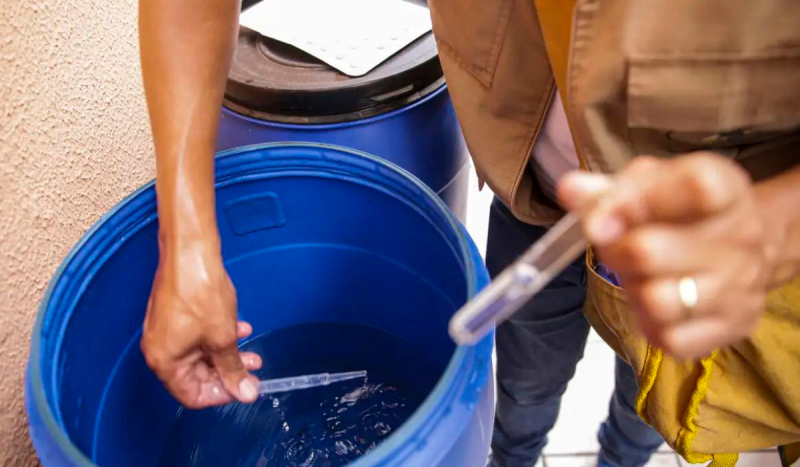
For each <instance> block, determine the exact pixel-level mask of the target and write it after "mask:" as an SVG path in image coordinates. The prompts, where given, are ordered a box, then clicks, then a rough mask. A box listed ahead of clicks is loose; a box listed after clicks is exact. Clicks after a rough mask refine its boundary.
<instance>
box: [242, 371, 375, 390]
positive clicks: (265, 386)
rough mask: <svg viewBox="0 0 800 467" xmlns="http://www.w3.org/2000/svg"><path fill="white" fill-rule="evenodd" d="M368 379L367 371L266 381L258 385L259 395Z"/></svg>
mask: <svg viewBox="0 0 800 467" xmlns="http://www.w3.org/2000/svg"><path fill="white" fill-rule="evenodd" d="M366 377H367V372H366V371H350V372H347V373H320V374H316V375H305V376H292V377H289V378H276V379H265V380H262V381H260V382H259V383H258V393H259V394H260V395H264V394H274V393H277V392H287V391H297V390H299V389H309V388H315V387H317V386H327V385H329V384H331V383H339V382H342V381H347V380H351V379H358V378H366Z"/></svg>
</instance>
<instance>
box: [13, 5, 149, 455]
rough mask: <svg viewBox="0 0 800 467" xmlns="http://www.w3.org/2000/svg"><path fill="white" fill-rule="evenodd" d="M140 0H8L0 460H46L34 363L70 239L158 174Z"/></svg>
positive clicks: (72, 241) (72, 239)
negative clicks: (38, 316)
mask: <svg viewBox="0 0 800 467" xmlns="http://www.w3.org/2000/svg"><path fill="white" fill-rule="evenodd" d="M140 80H141V78H140V74H139V59H138V50H137V39H136V1H135V0H0V466H4V467H5V466H13V467H27V466H31V465H35V463H36V461H35V456H34V455H33V454H32V450H31V448H30V445H29V441H28V438H27V429H26V420H25V415H24V412H25V410H24V407H23V375H24V370H25V363H26V359H27V355H28V343H29V338H30V330H31V326H32V323H33V319H34V314H35V311H36V307H37V305H38V303H39V300H40V299H41V297H42V293H43V291H44V289H45V286H46V284H47V280H48V279H49V277H50V276H51V275H52V274H53V272H54V271H55V269H56V267H57V266H58V263H59V262H60V261H61V259H62V258H63V257H64V255H65V254H66V253H67V251H68V250H69V248H70V246H71V245H72V244H73V243H74V242H75V241H76V240H77V239H78V237H79V236H80V235H81V234H82V233H83V232H84V231H85V230H86V229H87V228H88V227H89V226H90V225H91V224H92V223H93V222H94V221H95V220H97V219H98V217H99V216H100V215H101V214H102V213H103V212H105V211H107V210H108V209H109V208H111V207H112V206H113V205H114V204H115V203H116V202H117V201H119V200H120V199H121V198H122V197H123V196H124V195H125V194H126V193H129V192H131V191H132V190H134V189H135V188H136V187H137V186H139V185H141V184H142V183H144V182H145V181H147V180H148V179H149V178H151V177H152V176H153V170H154V161H153V158H152V154H151V146H150V141H149V128H148V124H147V116H146V109H145V103H144V98H143V95H142V90H141V81H140Z"/></svg>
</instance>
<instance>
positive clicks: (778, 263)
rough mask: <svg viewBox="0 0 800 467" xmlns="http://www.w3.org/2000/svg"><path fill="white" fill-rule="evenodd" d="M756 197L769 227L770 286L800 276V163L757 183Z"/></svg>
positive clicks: (767, 234) (767, 246)
mask: <svg viewBox="0 0 800 467" xmlns="http://www.w3.org/2000/svg"><path fill="white" fill-rule="evenodd" d="M756 199H757V202H758V204H759V208H760V211H761V212H762V213H763V214H762V215H763V219H764V223H765V227H766V232H765V233H766V238H767V240H768V241H767V245H766V248H767V257H768V258H770V262H771V263H772V268H771V269H772V272H771V277H770V286H771V287H777V286H779V285H781V284H784V283H786V282H788V281H790V280H792V279H793V278H795V277H797V276H800V165H797V166H795V167H794V168H793V169H791V170H789V171H788V172H785V173H783V174H781V175H780V176H777V177H774V178H772V179H769V180H766V181H764V182H761V183H759V184H757V185H756Z"/></svg>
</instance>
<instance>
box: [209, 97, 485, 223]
mask: <svg viewBox="0 0 800 467" xmlns="http://www.w3.org/2000/svg"><path fill="white" fill-rule="evenodd" d="M219 125H220V128H219V137H218V138H217V149H218V150H227V149H233V148H237V147H241V146H248V145H251V144H261V143H274V142H282V141H301V142H317V143H325V144H335V145H338V146H344V147H349V148H353V149H356V150H359V151H364V152H367V153H369V154H373V155H375V156H378V157H381V158H383V159H385V160H387V161H389V162H392V163H394V164H397V165H399V166H400V167H402V168H404V169H406V170H407V171H409V172H411V173H412V174H414V175H415V176H416V177H417V178H419V179H420V180H422V181H423V183H425V184H426V185H428V186H429V187H430V188H431V189H433V191H435V192H436V193H437V194H438V195H439V196H440V197H441V198H442V199H443V200H444V202H445V203H446V204H447V206H448V207H450V209H451V210H452V211H453V212H454V213H455V214H456V216H458V218H459V219H461V220H462V221H463V220H464V219H465V215H466V201H467V189H468V185H469V152H468V151H467V146H466V143H465V142H464V137H463V135H462V133H461V128H460V126H459V124H458V119H457V118H456V114H455V110H454V109H453V104H452V102H451V101H450V95H449V94H448V92H447V87H446V86H441V87H440V88H439V89H438V90H436V91H434V92H433V93H431V94H430V95H428V96H426V97H424V98H423V99H420V100H418V101H416V102H414V103H413V104H411V105H408V106H406V107H403V108H400V109H397V110H394V111H392V112H389V113H386V114H382V115H379V116H376V117H371V118H365V119H360V120H354V121H349V122H344V123H332V124H325V125H320V124H302V125H301V124H286V123H278V122H273V121H268V120H261V119H255V118H250V117H247V116H245V115H242V114H240V113H237V112H234V111H233V110H230V109H228V108H224V109H223V112H222V117H221V119H220V124H219Z"/></svg>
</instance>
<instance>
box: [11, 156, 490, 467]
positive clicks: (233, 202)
mask: <svg viewBox="0 0 800 467" xmlns="http://www.w3.org/2000/svg"><path fill="white" fill-rule="evenodd" d="M216 186H217V199H218V216H219V228H220V232H221V235H222V243H223V255H224V259H225V264H226V268H227V269H228V271H229V273H230V275H231V278H232V280H233V282H234V284H235V286H236V288H237V291H238V294H239V312H240V315H241V318H242V319H245V320H247V321H249V322H251V323H252V324H253V327H254V330H255V333H256V334H262V333H265V332H269V331H273V330H276V329H285V328H288V327H291V326H295V325H300V324H313V323H345V324H346V323H353V324H359V325H367V326H372V327H377V328H378V329H381V330H383V331H386V332H389V333H392V334H394V335H396V336H398V337H399V338H402V339H404V340H406V341H407V342H409V343H410V344H412V345H413V346H414V347H415V348H416V349H419V350H420V351H421V352H424V353H425V355H426V356H427V357H428V358H430V359H432V360H435V361H441V362H443V364H442V368H444V370H443V371H442V374H441V377H440V378H439V381H438V383H436V385H435V387H434V389H433V390H432V391H431V392H430V394H429V395H428V396H427V399H425V402H423V403H422V405H421V406H420V408H419V409H417V410H416V412H414V414H413V415H412V416H411V418H410V419H408V420H407V421H406V422H405V423H404V424H403V425H402V426H401V427H400V428H399V429H397V430H396V431H395V432H394V433H393V434H392V435H390V436H389V438H387V440H386V441H385V442H384V443H383V444H381V445H379V446H378V447H377V448H376V449H375V450H374V451H372V452H370V453H369V454H367V455H366V456H364V457H362V458H360V459H359V460H357V461H356V462H354V463H353V464H351V465H352V467H378V466H380V467H389V466H397V467H400V466H402V467H417V466H426V467H451V466H459V467H483V465H484V463H485V460H486V456H487V453H488V450H489V440H490V436H491V427H492V419H493V399H494V394H493V385H492V378H491V375H492V370H491V353H492V338H491V337H489V338H487V339H485V340H484V341H483V342H481V343H480V344H479V345H477V346H475V347H456V346H454V344H453V343H452V342H451V341H450V339H449V338H448V334H447V323H448V320H449V318H450V316H451V315H452V314H453V313H454V311H455V310H456V309H457V308H458V307H459V306H460V305H462V304H463V303H464V302H465V301H466V300H467V299H468V298H469V297H471V296H473V295H474V294H475V293H476V292H477V291H478V290H479V289H480V288H481V287H483V286H484V285H485V284H486V283H487V282H488V276H487V273H486V269H485V268H484V266H483V263H482V261H481V258H480V256H479V254H478V252H477V251H476V249H475V247H474V245H473V244H472V242H471V241H470V239H469V237H468V236H467V235H466V233H465V231H464V230H463V228H462V227H461V225H460V224H459V223H458V221H457V220H456V219H455V217H454V216H453V215H452V214H451V213H450V211H449V210H448V209H447V207H446V206H445V205H444V203H443V202H442V201H441V200H440V199H439V198H438V197H437V196H436V195H435V194H434V193H433V192H432V191H431V190H430V189H429V188H427V187H426V186H425V185H424V184H422V183H421V182H419V181H418V180H417V179H416V178H414V177H412V176H411V175H410V174H408V173H407V172H405V171H403V170H402V169H400V168H398V167H396V166H394V165H392V164H389V163H387V162H385V161H383V160H382V159H379V158H376V157H374V156H370V155H367V154H362V153H356V152H353V151H349V150H345V149H340V148H335V147H331V146H325V145H312V144H303V145H299V144H280V145H265V146H260V147H251V148H246V149H242V150H234V151H231V152H228V153H224V154H221V155H220V157H219V158H218V160H217V182H216ZM157 230H158V220H157V216H156V200H155V192H154V188H153V185H152V184H150V185H148V186H146V187H144V188H142V189H140V190H139V191H137V192H136V193H134V194H133V195H131V196H130V197H129V198H128V199H126V200H125V201H123V202H122V203H120V204H119V205H118V206H117V207H115V208H114V209H113V210H112V211H111V212H110V213H109V214H107V215H106V216H105V217H103V219H101V220H100V221H99V222H98V223H97V224H96V225H95V226H94V227H93V228H92V229H91V230H90V231H89V232H88V233H87V234H86V235H84V237H83V238H82V239H81V240H80V242H79V243H78V244H77V245H76V246H75V247H74V248H73V250H72V251H71V252H70V254H69V255H68V256H67V258H66V259H65V260H64V262H63V264H62V265H61V267H60V268H59V270H58V272H57V273H56V275H55V277H54V278H53V279H52V281H51V283H50V285H49V287H48V289H47V292H46V294H45V297H44V299H43V301H42V304H41V307H40V310H39V313H38V316H37V319H36V324H35V327H34V332H33V336H32V342H31V351H30V361H29V365H28V378H27V384H26V405H27V410H28V415H29V420H30V431H31V437H32V439H33V444H34V446H35V448H36V450H37V452H38V454H39V456H40V458H41V461H42V464H43V465H44V466H45V467H77V466H81V467H94V466H97V465H100V466H102V467H134V466H135V467H149V466H156V465H157V462H158V459H159V455H160V453H161V451H162V449H163V447H164V443H165V440H166V438H167V436H168V432H169V430H170V428H171V426H172V424H173V422H174V420H175V418H176V413H177V410H178V408H179V407H178V404H177V403H176V402H175V401H174V400H173V399H172V398H171V397H170V396H169V394H168V393H166V392H165V390H164V389H163V387H162V386H161V384H160V383H159V382H158V381H157V380H156V378H155V377H154V376H153V374H152V373H151V372H150V371H149V370H148V369H147V367H146V365H145V362H144V359H143V357H142V355H141V352H140V351H139V347H138V341H139V338H140V334H141V323H142V320H143V317H144V313H145V308H146V304H147V299H148V294H149V291H150V286H151V283H152V279H153V276H154V273H155V269H156V265H157V261H158V239H157ZM286 350H287V352H291V349H286ZM265 358H267V359H268V358H269V356H265Z"/></svg>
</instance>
